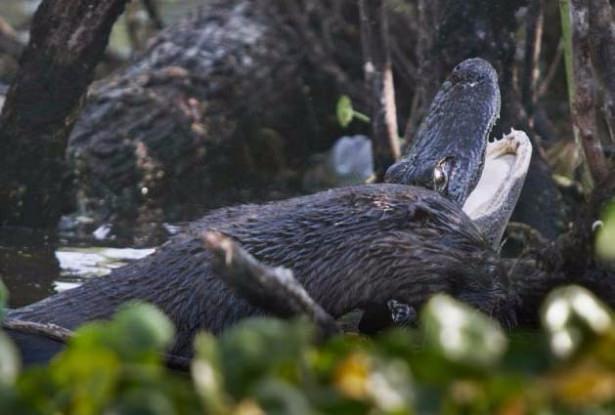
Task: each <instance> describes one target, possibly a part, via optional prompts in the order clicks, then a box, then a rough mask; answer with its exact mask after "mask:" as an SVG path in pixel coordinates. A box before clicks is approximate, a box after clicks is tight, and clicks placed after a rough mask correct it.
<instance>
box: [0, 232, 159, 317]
mask: <svg viewBox="0 0 615 415" xmlns="http://www.w3.org/2000/svg"><path fill="white" fill-rule="evenodd" d="M75 242H77V241H69V240H58V239H57V238H56V236H55V235H54V234H53V233H49V232H41V231H33V230H29V229H23V228H0V278H1V279H2V280H3V281H4V283H5V285H6V286H7V288H8V289H9V293H10V299H9V306H10V307H21V306H24V305H27V304H30V303H33V302H36V301H39V300H41V299H43V298H45V297H48V296H49V295H51V294H53V293H55V292H58V291H63V290H66V289H69V288H73V287H76V286H77V285H79V284H81V283H82V282H83V281H85V280H86V279H88V278H92V277H98V276H102V275H105V274H108V273H109V272H111V270H113V269H114V268H117V267H120V266H122V265H124V264H126V263H128V262H130V261H134V260H137V259H140V258H143V257H144V256H146V255H149V254H150V253H152V252H153V249H151V248H146V249H133V248H117V247H96V246H95V247H92V246H88V247H81V246H75V245H74V243H75ZM71 244H73V245H72V246H71Z"/></svg>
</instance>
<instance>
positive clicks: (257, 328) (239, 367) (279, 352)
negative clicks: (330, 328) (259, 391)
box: [219, 318, 313, 397]
mask: <svg viewBox="0 0 615 415" xmlns="http://www.w3.org/2000/svg"><path fill="white" fill-rule="evenodd" d="M312 337H313V329H312V326H310V325H309V324H307V322H306V321H304V320H297V321H282V320H278V319H263V318H254V319H247V320H244V321H242V322H240V323H239V324H237V325H236V326H235V327H233V328H231V329H230V330H228V331H226V332H225V333H224V334H223V335H222V337H221V338H220V343H219V345H220V361H221V365H222V367H223V373H224V376H225V382H226V388H227V390H228V391H229V392H230V393H231V394H232V395H233V396H235V397H238V396H243V395H244V394H245V393H246V392H247V390H249V389H250V388H252V387H253V386H254V385H255V384H256V383H258V381H259V380H260V379H262V378H263V377H265V376H268V375H271V374H275V375H277V376H280V377H282V378H284V379H287V380H296V379H297V377H298V376H299V370H300V365H301V361H302V359H303V357H304V353H305V352H306V351H307V349H308V346H309V345H310V344H311V339H312Z"/></svg>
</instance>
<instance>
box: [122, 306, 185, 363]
mask: <svg viewBox="0 0 615 415" xmlns="http://www.w3.org/2000/svg"><path fill="white" fill-rule="evenodd" d="M113 328H114V330H115V331H116V333H117V336H118V338H117V340H118V344H119V346H120V349H121V350H122V351H123V352H126V353H129V354H131V355H134V354H138V353H142V352H149V351H153V352H157V353H160V352H162V351H163V350H164V349H165V347H167V346H168V345H169V344H170V343H171V341H172V340H173V336H174V334H175V329H174V327H173V324H172V323H171V321H170V320H169V318H168V317H167V316H166V315H165V314H164V313H163V312H162V311H160V310H159V309H158V308H156V307H155V306H153V305H151V304H146V303H131V304H129V305H127V306H125V307H123V308H122V309H120V311H118V313H117V314H116V316H115V318H114V321H113Z"/></svg>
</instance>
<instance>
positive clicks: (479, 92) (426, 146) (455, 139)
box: [385, 58, 532, 248]
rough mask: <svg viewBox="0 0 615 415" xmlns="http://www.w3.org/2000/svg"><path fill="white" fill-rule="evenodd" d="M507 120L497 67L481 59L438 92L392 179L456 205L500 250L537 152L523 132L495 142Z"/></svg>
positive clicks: (454, 75) (460, 67)
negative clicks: (502, 117)
mask: <svg viewBox="0 0 615 415" xmlns="http://www.w3.org/2000/svg"><path fill="white" fill-rule="evenodd" d="M499 114H500V90H499V87H498V78H497V74H496V72H495V69H493V67H492V66H491V65H490V64H489V63H488V62H487V61H485V60H483V59H480V58H473V59H467V60H465V61H463V62H461V63H460V64H459V65H457V66H456V67H455V69H453V72H452V73H451V75H450V76H449V77H448V79H447V80H446V81H445V82H444V83H443V84H442V87H441V88H440V90H439V91H438V93H437V94H436V97H435V98H434V100H433V103H432V104H431V107H430V108H429V113H428V115H427V116H426V117H425V120H424V121H423V123H422V124H421V127H420V128H419V131H418V134H417V136H416V138H415V139H414V141H413V142H412V145H411V146H410V148H409V149H408V152H407V153H406V155H405V156H404V157H403V158H402V159H401V160H400V161H399V162H397V163H396V164H394V165H393V166H391V167H390V168H389V169H388V171H387V173H386V177H385V180H386V181H389V182H393V183H403V184H414V185H420V186H423V187H427V188H429V189H432V190H435V191H437V192H439V193H441V194H442V195H443V196H445V197H447V198H448V199H450V200H452V201H454V202H455V203H457V204H458V205H459V206H460V207H463V210H464V212H465V213H466V214H468V216H469V217H470V218H471V219H472V220H473V222H474V224H475V225H476V226H477V227H478V228H479V230H481V232H482V233H483V235H484V236H485V238H486V239H487V240H488V241H489V242H490V243H491V245H492V246H493V247H494V248H497V247H498V246H499V243H500V240H501V238H502V234H503V233H504V229H505V228H506V224H507V223H508V220H509V219H510V215H511V213H512V211H513V209H514V207H515V205H516V203H517V200H518V198H519V194H520V192H521V189H522V187H523V182H524V180H525V175H526V172H527V169H528V166H529V161H530V157H531V154H532V146H531V144H530V142H529V140H528V138H527V136H526V135H525V133H523V132H522V131H514V130H513V131H512V132H511V133H510V134H509V135H507V136H506V137H504V138H502V139H500V140H493V139H491V140H490V137H489V136H490V134H491V130H492V128H493V125H494V124H495V122H496V120H497V119H498V117H499Z"/></svg>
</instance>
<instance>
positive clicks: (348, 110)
mask: <svg viewBox="0 0 615 415" xmlns="http://www.w3.org/2000/svg"><path fill="white" fill-rule="evenodd" d="M336 113H337V122H338V123H339V124H340V125H341V126H342V127H344V128H346V127H348V125H350V123H351V122H352V121H353V120H354V119H357V120H359V121H362V122H365V123H369V117H368V116H367V115H365V114H363V113H361V112H359V111H357V110H355V109H354V107H353V106H352V101H351V100H350V97H348V96H347V95H342V96H341V97H340V98H339V99H338V100H337V106H336Z"/></svg>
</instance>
